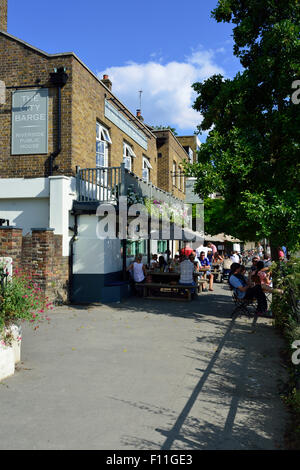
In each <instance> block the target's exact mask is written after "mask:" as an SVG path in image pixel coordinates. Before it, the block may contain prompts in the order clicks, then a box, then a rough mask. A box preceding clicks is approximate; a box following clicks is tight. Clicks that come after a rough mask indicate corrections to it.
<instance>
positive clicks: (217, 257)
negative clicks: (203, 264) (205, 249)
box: [213, 251, 223, 264]
mask: <svg viewBox="0 0 300 470" xmlns="http://www.w3.org/2000/svg"><path fill="white" fill-rule="evenodd" d="M222 262H223V258H222V256H221V255H220V254H219V253H218V252H217V251H216V252H215V253H214V255H213V263H218V264H221V263H222Z"/></svg>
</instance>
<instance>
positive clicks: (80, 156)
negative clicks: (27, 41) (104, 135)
mask: <svg viewBox="0 0 300 470" xmlns="http://www.w3.org/2000/svg"><path fill="white" fill-rule="evenodd" d="M72 66H73V96H72V156H73V167H74V168H75V166H76V165H79V166H80V167H81V168H93V167H95V164H96V154H95V148H96V122H97V121H98V122H100V123H101V124H102V125H104V126H105V127H106V128H107V129H108V130H109V133H110V136H111V140H112V145H109V149H108V152H109V154H108V164H109V166H120V164H121V163H122V161H123V142H124V141H125V142H126V143H127V144H129V145H130V146H131V147H132V148H133V151H134V153H135V154H136V158H133V159H132V160H133V162H132V163H133V168H132V171H133V172H134V173H135V174H136V175H137V176H139V177H140V178H141V177H142V162H143V155H145V156H146V157H148V158H149V160H150V163H151V165H152V167H153V170H151V182H152V183H153V184H155V185H156V184H157V149H156V139H155V137H154V136H153V137H151V138H148V149H147V150H145V149H144V148H142V147H141V146H140V145H139V144H138V143H136V142H135V141H134V140H133V139H131V138H130V137H129V136H128V135H127V134H125V133H124V132H123V131H122V130H121V129H119V128H118V127H117V126H116V125H115V124H114V123H112V122H111V121H110V120H109V119H107V118H106V117H105V116H104V100H105V98H106V99H109V98H111V97H113V95H112V94H111V93H110V92H109V90H108V89H107V88H105V87H104V86H103V85H102V84H101V83H99V81H98V80H97V79H96V78H95V77H94V76H93V75H92V74H91V73H90V72H89V71H88V70H87V69H86V68H85V67H83V66H82V64H81V63H80V62H79V61H78V60H76V58H73V62H72ZM112 89H113V84H112ZM112 105H113V106H114V104H113V103H112ZM116 109H117V110H118V108H117V107H116ZM127 113H128V111H127ZM134 118H135V116H132V118H131V119H132V121H131V123H132V122H134Z"/></svg>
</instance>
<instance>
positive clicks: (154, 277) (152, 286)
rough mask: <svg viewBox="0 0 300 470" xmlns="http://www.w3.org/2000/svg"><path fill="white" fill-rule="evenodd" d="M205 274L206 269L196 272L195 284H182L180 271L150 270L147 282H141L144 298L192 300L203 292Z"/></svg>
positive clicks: (140, 286)
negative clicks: (180, 282)
mask: <svg viewBox="0 0 300 470" xmlns="http://www.w3.org/2000/svg"><path fill="white" fill-rule="evenodd" d="M203 275H204V276H205V270H200V271H198V272H195V273H194V281H195V285H182V284H179V278H180V273H179V272H176V271H169V272H161V271H159V270H158V269H157V270H155V269H153V270H149V272H148V275H147V277H146V279H145V282H143V283H141V284H139V288H140V289H142V295H143V297H144V298H148V299H157V298H159V299H167V300H177V301H178V300H179V301H191V300H192V298H193V297H195V296H197V295H199V294H200V293H201V292H202V289H203V285H204V284H205V283H206V282H207V281H206V280H205V278H202V276H203Z"/></svg>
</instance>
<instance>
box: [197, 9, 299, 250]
mask: <svg viewBox="0 0 300 470" xmlns="http://www.w3.org/2000/svg"><path fill="white" fill-rule="evenodd" d="M212 16H213V17H214V18H215V19H216V20H217V21H218V22H231V23H233V25H234V27H233V39H234V54H235V55H236V56H237V57H238V58H239V60H240V63H241V65H242V71H241V72H239V73H237V74H236V76H235V77H234V78H233V79H227V78H224V77H223V76H221V75H213V76H212V77H210V78H208V79H207V80H206V81H204V82H203V83H195V84H194V85H193V88H194V90H195V91H196V92H197V93H198V96H197V98H196V100H195V103H194V108H195V109H196V110H198V111H200V112H201V114H202V116H203V120H202V122H201V124H200V125H199V126H198V129H199V131H200V133H201V132H203V131H209V134H208V137H207V140H206V142H205V143H204V144H202V145H201V147H200V150H199V154H198V162H197V163H196V164H194V165H190V166H189V169H188V171H189V174H190V175H192V176H196V178H197V183H196V190H197V192H198V193H199V194H200V196H201V197H202V198H207V197H208V196H209V195H210V194H212V193H214V192H216V191H217V192H219V193H221V195H222V196H223V202H218V201H219V200H214V201H213V202H211V203H210V204H209V207H208V210H209V211H210V212H209V218H208V219H209V221H210V222H209V223H211V226H210V227H206V228H207V229H208V231H209V232H210V233H211V230H214V225H213V223H212V221H213V220H216V219H217V217H218V215H219V217H220V219H221V221H222V220H223V221H224V230H221V231H225V233H230V234H231V235H233V236H236V237H238V238H240V239H244V240H258V239H261V238H269V239H270V241H271V243H272V245H274V246H275V245H281V244H285V245H287V246H288V247H289V248H290V249H295V248H298V247H299V233H300V230H299V229H300V220H299V205H300V203H299V143H300V105H297V104H294V101H295V100H292V99H291V95H292V93H293V92H294V90H293V88H292V86H293V83H294V82H295V80H297V79H300V2H299V1H297V0H265V1H263V2H262V1H261V0H219V2H218V4H217V7H216V8H215V10H213V12H212ZM220 207H222V211H223V214H222V211H220ZM216 229H217V227H215V230H216ZM219 229H220V226H219V225H218V230H219ZM229 230H230V231H229ZM215 233H217V232H215Z"/></svg>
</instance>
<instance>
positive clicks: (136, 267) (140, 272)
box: [127, 254, 147, 294]
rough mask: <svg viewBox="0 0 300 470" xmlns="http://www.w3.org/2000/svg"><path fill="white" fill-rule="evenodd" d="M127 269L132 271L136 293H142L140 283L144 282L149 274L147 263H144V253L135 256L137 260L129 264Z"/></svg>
mask: <svg viewBox="0 0 300 470" xmlns="http://www.w3.org/2000/svg"><path fill="white" fill-rule="evenodd" d="M127 271H131V272H132V278H133V281H134V286H133V287H134V292H135V293H136V294H141V293H140V290H139V288H138V285H139V284H140V283H142V282H144V280H145V277H146V275H147V271H146V268H145V265H144V264H143V255H142V254H138V255H137V256H136V258H135V261H134V262H133V263H131V264H130V266H128V268H127Z"/></svg>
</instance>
